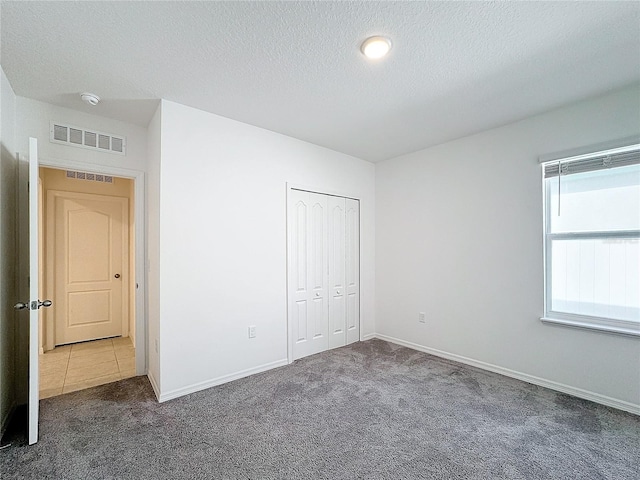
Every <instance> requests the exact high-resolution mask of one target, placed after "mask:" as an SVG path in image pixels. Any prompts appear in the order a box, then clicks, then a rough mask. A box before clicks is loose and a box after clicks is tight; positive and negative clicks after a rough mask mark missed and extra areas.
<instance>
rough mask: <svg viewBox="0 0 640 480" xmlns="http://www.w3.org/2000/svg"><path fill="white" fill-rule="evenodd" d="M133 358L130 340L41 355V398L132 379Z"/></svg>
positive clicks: (99, 342)
mask: <svg viewBox="0 0 640 480" xmlns="http://www.w3.org/2000/svg"><path fill="white" fill-rule="evenodd" d="M135 355H136V351H135V349H134V348H133V345H132V343H131V339H130V338H129V337H124V338H123V337H115V338H106V339H104V340H94V341H91V342H83V343H74V344H73V345H63V346H61V347H56V348H54V349H53V350H50V351H48V352H45V353H44V354H42V355H40V398H41V399H42V398H47V397H53V396H55V395H60V394H62V393H69V392H75V391H76V390H83V389H85V388H90V387H95V386H97V385H103V384H105V383H110V382H115V381H117V380H122V379H123V378H129V377H133V376H135V374H136V367H135Z"/></svg>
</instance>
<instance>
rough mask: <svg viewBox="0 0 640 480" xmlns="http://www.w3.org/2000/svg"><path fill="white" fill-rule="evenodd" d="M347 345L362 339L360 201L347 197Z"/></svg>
mask: <svg viewBox="0 0 640 480" xmlns="http://www.w3.org/2000/svg"><path fill="white" fill-rule="evenodd" d="M345 209H346V214H345V230H346V232H345V233H346V235H345V236H346V238H345V240H346V252H345V257H346V261H345V264H346V268H345V270H346V271H345V284H346V285H345V286H346V288H345V290H346V298H347V300H346V316H347V318H346V329H347V332H346V333H347V341H346V343H347V345H348V344H350V343H354V342H357V341H359V340H360V202H359V201H358V200H354V199H352V198H346V199H345Z"/></svg>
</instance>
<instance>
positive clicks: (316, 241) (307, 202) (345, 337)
mask: <svg viewBox="0 0 640 480" xmlns="http://www.w3.org/2000/svg"><path fill="white" fill-rule="evenodd" d="M287 232H288V257H289V262H288V276H287V278H288V321H289V360H290V361H293V360H297V359H299V358H302V357H306V356H308V355H313V354H315V353H319V352H323V351H325V350H328V349H331V348H337V347H342V346H344V345H348V344H350V343H353V342H357V341H359V340H360V202H359V200H356V199H353V198H348V197H342V196H337V195H328V194H323V193H315V192H311V191H306V190H302V189H297V188H290V189H289V191H288V215H287Z"/></svg>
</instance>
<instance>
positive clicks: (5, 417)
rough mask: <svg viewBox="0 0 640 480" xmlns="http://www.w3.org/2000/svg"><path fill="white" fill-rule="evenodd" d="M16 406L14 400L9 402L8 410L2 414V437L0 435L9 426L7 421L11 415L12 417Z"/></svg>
mask: <svg viewBox="0 0 640 480" xmlns="http://www.w3.org/2000/svg"><path fill="white" fill-rule="evenodd" d="M16 406H17V405H16V402H15V400H14V401H13V402H12V403H11V406H10V407H9V410H7V413H6V414H5V415H4V418H3V419H2V423H0V438H2V436H3V435H4V432H6V431H7V427H8V426H9V422H10V421H11V417H13V414H14V413H15V411H16Z"/></svg>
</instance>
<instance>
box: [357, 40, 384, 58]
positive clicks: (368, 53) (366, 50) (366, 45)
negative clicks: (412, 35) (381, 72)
mask: <svg viewBox="0 0 640 480" xmlns="http://www.w3.org/2000/svg"><path fill="white" fill-rule="evenodd" d="M360 50H362V53H363V54H364V56H365V57H367V58H372V59H376V58H382V57H384V56H385V55H386V54H387V53H389V50H391V40H389V39H388V38H387V37H369V38H367V39H366V40H365V41H364V42H362V46H361V47H360Z"/></svg>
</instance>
